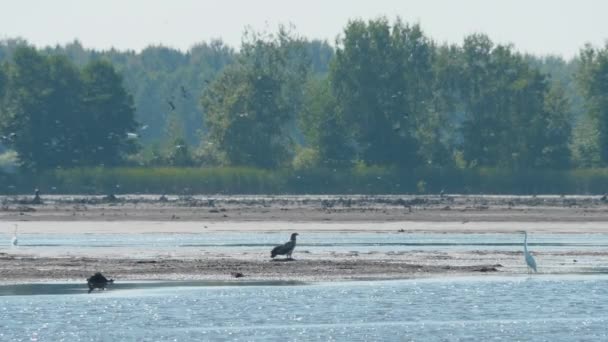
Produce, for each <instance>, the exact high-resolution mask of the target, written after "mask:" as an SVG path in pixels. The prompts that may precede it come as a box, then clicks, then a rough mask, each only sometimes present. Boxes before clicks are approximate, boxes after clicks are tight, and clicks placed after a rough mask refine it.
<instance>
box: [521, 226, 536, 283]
mask: <svg viewBox="0 0 608 342" xmlns="http://www.w3.org/2000/svg"><path fill="white" fill-rule="evenodd" d="M522 233H524V258H525V259H526V265H528V273H529V272H530V269H532V270H534V273H536V260H534V257H533V256H532V254H530V252H528V232H526V231H522Z"/></svg>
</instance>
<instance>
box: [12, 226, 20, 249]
mask: <svg viewBox="0 0 608 342" xmlns="http://www.w3.org/2000/svg"><path fill="white" fill-rule="evenodd" d="M18 244H19V240H17V225H15V232H14V233H13V238H12V239H11V245H12V246H17V245H18Z"/></svg>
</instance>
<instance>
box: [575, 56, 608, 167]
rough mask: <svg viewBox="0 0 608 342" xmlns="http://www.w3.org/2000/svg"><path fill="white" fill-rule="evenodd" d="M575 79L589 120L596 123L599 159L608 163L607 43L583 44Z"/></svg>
mask: <svg viewBox="0 0 608 342" xmlns="http://www.w3.org/2000/svg"><path fill="white" fill-rule="evenodd" d="M579 58H580V63H581V67H580V69H579V72H578V75H577V80H578V83H579V85H580V87H581V89H582V93H583V96H584V98H585V105H586V109H587V113H588V115H589V119H590V121H592V122H594V123H595V124H597V135H598V142H597V143H598V147H599V153H600V156H599V159H600V160H601V162H602V164H603V165H606V164H607V163H608V44H606V45H605V46H604V48H602V49H596V48H593V47H592V46H591V45H587V46H585V48H583V49H582V50H581V52H580V57H579Z"/></svg>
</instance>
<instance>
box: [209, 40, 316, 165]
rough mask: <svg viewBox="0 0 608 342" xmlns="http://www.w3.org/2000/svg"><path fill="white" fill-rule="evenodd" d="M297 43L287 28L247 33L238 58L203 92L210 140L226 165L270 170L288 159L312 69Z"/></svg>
mask: <svg viewBox="0 0 608 342" xmlns="http://www.w3.org/2000/svg"><path fill="white" fill-rule="evenodd" d="M299 46H301V44H300V43H299V38H294V37H292V36H290V34H289V33H288V32H286V31H284V30H280V31H279V33H278V35H276V36H273V35H270V36H261V35H258V34H251V35H249V36H246V40H245V41H244V42H243V47H242V50H241V56H240V59H239V61H238V62H237V63H236V64H235V65H232V66H230V67H228V68H227V69H226V70H225V71H224V72H223V73H222V75H220V77H219V78H218V79H216V80H215V81H214V82H213V83H212V84H211V85H210V87H209V88H208V89H207V91H206V92H205V93H204V95H203V99H202V105H203V108H204V110H205V112H206V113H207V116H206V124H207V126H208V130H209V131H208V134H207V139H208V142H209V143H212V144H213V145H214V146H215V147H216V148H217V150H218V152H220V153H221V154H222V155H223V156H224V157H225V161H226V162H227V163H229V164H231V165H250V166H257V167H264V168H272V167H277V166H280V165H283V164H285V163H286V162H287V161H288V160H289V159H290V156H291V153H292V139H291V135H290V134H289V129H288V128H289V125H290V124H291V123H294V122H295V113H297V112H298V111H299V110H300V106H301V98H302V95H300V94H301V89H299V88H298V86H300V87H301V84H302V81H303V79H305V77H306V74H307V72H308V69H309V68H308V66H307V63H309V62H308V61H306V60H305V59H302V58H301V57H302V55H301V54H300V52H299V51H298V50H297V48H299ZM289 47H292V48H289ZM298 93H299V94H298ZM292 95H293V96H292Z"/></svg>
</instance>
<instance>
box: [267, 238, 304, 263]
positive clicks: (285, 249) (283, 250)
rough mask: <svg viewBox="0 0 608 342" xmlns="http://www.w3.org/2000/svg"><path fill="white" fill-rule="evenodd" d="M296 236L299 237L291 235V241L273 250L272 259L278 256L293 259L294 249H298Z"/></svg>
mask: <svg viewBox="0 0 608 342" xmlns="http://www.w3.org/2000/svg"><path fill="white" fill-rule="evenodd" d="M296 236H298V233H293V234H291V239H289V241H287V242H285V243H284V244H282V245H280V246H276V247H275V248H273V249H272V251H271V252H270V257H271V258H274V257H275V256H277V255H285V256H287V259H292V258H291V253H292V252H293V249H294V248H296Z"/></svg>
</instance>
